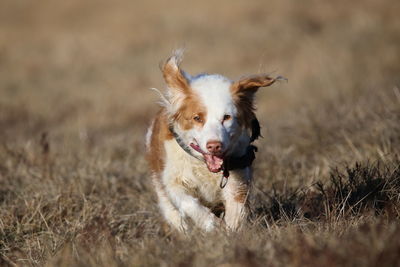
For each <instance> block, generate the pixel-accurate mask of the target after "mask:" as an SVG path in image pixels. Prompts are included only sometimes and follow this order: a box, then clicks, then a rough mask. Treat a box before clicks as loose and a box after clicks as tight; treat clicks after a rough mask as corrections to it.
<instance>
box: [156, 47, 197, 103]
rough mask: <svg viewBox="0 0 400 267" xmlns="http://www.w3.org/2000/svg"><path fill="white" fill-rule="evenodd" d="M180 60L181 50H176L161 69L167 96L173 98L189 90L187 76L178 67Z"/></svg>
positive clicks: (181, 56)
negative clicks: (167, 91) (167, 92)
mask: <svg viewBox="0 0 400 267" xmlns="http://www.w3.org/2000/svg"><path fill="white" fill-rule="evenodd" d="M182 58H183V50H176V51H174V54H173V55H172V56H171V57H170V58H168V59H167V61H166V62H165V64H164V65H163V66H162V68H161V70H162V73H163V76H164V80H165V82H166V83H167V86H168V90H169V94H170V95H172V96H175V97H176V96H178V95H184V94H185V93H188V92H189V90H190V86H189V81H188V78H187V74H186V73H185V72H184V71H183V70H181V68H180V66H179V65H180V63H181V61H182Z"/></svg>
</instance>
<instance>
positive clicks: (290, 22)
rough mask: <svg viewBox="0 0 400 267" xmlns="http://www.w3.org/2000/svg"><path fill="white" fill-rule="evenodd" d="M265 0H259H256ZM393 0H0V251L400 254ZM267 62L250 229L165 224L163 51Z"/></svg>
mask: <svg viewBox="0 0 400 267" xmlns="http://www.w3.org/2000/svg"><path fill="white" fill-rule="evenodd" d="M253 2H254V3H253ZM399 13H400V1H398V0H386V1H376V0H365V1H361V0H359V1H357V0H355V1H344V0H338V1H317V0H305V1H295V0H281V1H270V2H264V1H244V0H239V1H228V0H222V1H210V0H204V1H196V2H194V1H193V2H190V1H183V0H182V1H161V0H148V1H140V2H139V1H127V0H125V1H124V0H118V1H105V0H103V1H78V0H69V1H54V0H41V1H28V0H2V1H1V2H0V266H3V265H4V266H138V265H139V266H159V265H161V266H175V265H176V266H192V265H193V266H221V267H222V266H224V267H225V266H324V267H327V266H380V267H382V266H400V221H399V219H400V167H399V166H400V89H399V87H400V16H399ZM181 46H185V47H186V57H185V60H184V62H183V68H184V69H186V70H187V71H188V72H189V73H198V72H203V71H207V72H210V73H214V72H216V73H221V74H224V75H226V76H228V77H230V78H232V79H236V78H239V77H240V76H242V75H246V74H251V73H259V72H267V73H271V74H273V75H278V74H280V75H283V76H285V77H287V78H288V80H289V82H288V83H286V82H281V83H279V84H276V85H274V86H273V87H270V88H266V89H263V90H260V92H259V94H258V99H257V103H258V112H257V114H258V117H259V120H260V123H261V125H262V127H263V128H262V134H263V136H264V138H262V139H260V140H259V141H257V146H258V147H259V152H258V154H257V159H256V163H255V164H256V166H255V179H254V187H253V193H254V197H253V199H252V200H251V203H252V212H251V216H250V217H249V220H248V223H247V225H246V227H244V230H243V231H241V232H239V233H228V232H225V231H222V230H221V231H218V232H217V233H214V234H211V235H207V234H204V233H201V232H197V231H195V232H193V233H190V234H188V235H187V236H180V235H179V234H177V233H176V232H173V231H171V229H169V228H168V227H166V226H165V225H164V224H163V221H162V218H161V216H160V214H159V212H158V209H157V206H156V198H155V194H154V192H153V191H152V188H151V183H150V179H149V173H148V169H147V166H146V163H145V160H144V134H145V130H146V127H147V126H148V124H149V120H150V118H151V116H152V115H154V114H155V112H156V111H157V104H156V102H157V95H156V94H155V93H154V92H153V91H151V90H148V88H151V87H156V88H159V89H163V88H164V84H163V81H162V77H161V74H160V71H159V63H160V62H162V61H163V60H165V59H166V58H167V57H168V56H169V55H170V53H171V51H172V50H173V49H174V48H177V47H181Z"/></svg>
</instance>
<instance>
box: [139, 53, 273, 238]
mask: <svg viewBox="0 0 400 267" xmlns="http://www.w3.org/2000/svg"><path fill="white" fill-rule="evenodd" d="M182 56H183V52H182V51H175V53H174V54H173V55H172V56H171V57H170V58H169V59H168V60H167V61H166V62H165V63H164V65H162V66H161V70H162V74H163V77H164V80H165V83H166V85H167V90H166V94H162V93H161V92H159V91H158V92H159V93H160V96H161V109H160V111H159V112H158V113H157V115H156V117H155V119H154V120H153V121H152V123H151V126H150V127H149V129H148V131H147V134H146V146H147V160H148V163H149V166H150V170H151V172H152V180H153V184H154V188H155V191H156V193H157V197H158V203H159V207H160V209H161V212H162V214H163V217H164V218H165V220H166V221H167V222H168V223H169V224H170V225H171V226H172V227H173V228H175V229H177V230H179V231H181V232H186V231H188V229H190V227H192V225H193V224H194V225H195V226H197V227H199V228H201V229H203V230H204V231H206V232H210V231H213V230H214V229H216V228H219V227H221V226H222V227H226V228H228V229H230V230H232V231H237V230H238V229H239V228H240V226H241V225H243V223H244V221H245V218H246V216H247V214H248V205H247V200H248V196H249V192H250V185H251V180H252V169H251V164H252V161H253V160H254V158H255V153H254V152H255V150H256V148H255V147H254V146H253V145H252V144H251V143H252V142H253V141H254V140H255V139H257V138H258V137H259V136H260V127H259V124H258V120H257V118H256V115H255V107H254V103H253V99H254V95H255V93H256V92H257V90H258V89H259V88H260V87H266V86H270V85H272V84H273V83H274V82H275V81H277V80H279V79H280V78H281V77H277V78H271V77H270V76H268V75H266V74H260V75H252V76H248V77H244V78H242V79H239V80H237V81H231V80H230V79H228V78H226V77H224V76H222V75H218V74H199V75H197V76H191V75H189V74H188V73H186V72H185V71H183V70H182V69H181V67H180V63H181V61H182ZM218 207H223V218H220V217H218V216H217V215H218ZM219 213H221V212H220V211H219ZM221 217H222V216H221ZM190 221H191V222H192V223H191V224H190V223H189V222H190Z"/></svg>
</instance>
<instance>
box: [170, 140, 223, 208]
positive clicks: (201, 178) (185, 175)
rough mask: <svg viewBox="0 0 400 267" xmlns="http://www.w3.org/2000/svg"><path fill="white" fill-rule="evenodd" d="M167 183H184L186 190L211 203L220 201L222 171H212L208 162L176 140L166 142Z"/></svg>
mask: <svg viewBox="0 0 400 267" xmlns="http://www.w3.org/2000/svg"><path fill="white" fill-rule="evenodd" d="M164 145H165V150H166V162H165V174H166V175H164V179H167V181H164V183H166V184H170V183H172V184H174V183H176V184H179V185H183V186H184V187H185V188H186V190H187V191H188V192H189V193H190V194H192V195H193V196H196V197H198V198H200V199H202V200H204V201H206V202H208V203H209V204H212V203H214V202H218V201H220V191H221V190H220V187H219V183H220V179H221V175H222V174H221V173H212V172H210V171H209V170H208V169H207V167H206V164H205V163H204V162H203V161H200V160H198V159H196V158H194V157H192V156H191V155H189V154H188V153H186V152H185V151H184V150H183V149H182V148H181V147H180V146H179V145H178V144H177V142H176V141H175V140H169V141H166V142H165V144H164Z"/></svg>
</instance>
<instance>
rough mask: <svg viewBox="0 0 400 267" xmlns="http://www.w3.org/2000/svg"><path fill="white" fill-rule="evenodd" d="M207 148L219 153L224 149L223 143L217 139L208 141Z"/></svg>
mask: <svg viewBox="0 0 400 267" xmlns="http://www.w3.org/2000/svg"><path fill="white" fill-rule="evenodd" d="M206 147H207V150H208V152H210V153H212V154H218V153H221V151H222V143H221V142H220V141H217V140H210V141H208V142H207V145H206Z"/></svg>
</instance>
